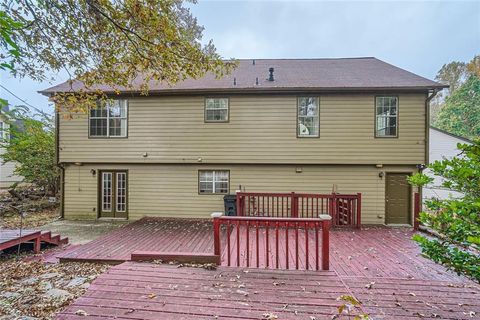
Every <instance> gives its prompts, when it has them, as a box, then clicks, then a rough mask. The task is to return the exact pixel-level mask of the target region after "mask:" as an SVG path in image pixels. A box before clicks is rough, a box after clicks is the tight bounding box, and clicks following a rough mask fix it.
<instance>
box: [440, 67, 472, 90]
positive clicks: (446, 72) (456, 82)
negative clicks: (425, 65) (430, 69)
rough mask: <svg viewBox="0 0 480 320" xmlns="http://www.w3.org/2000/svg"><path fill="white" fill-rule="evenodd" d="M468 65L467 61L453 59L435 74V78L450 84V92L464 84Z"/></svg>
mask: <svg viewBox="0 0 480 320" xmlns="http://www.w3.org/2000/svg"><path fill="white" fill-rule="evenodd" d="M466 71H467V66H466V63H465V62H459V61H453V62H450V63H447V64H444V65H443V66H442V68H441V69H440V70H439V71H438V73H437V75H436V76H435V80H437V81H439V82H441V83H443V84H447V85H449V86H450V87H449V92H450V94H452V93H454V92H455V90H457V89H458V87H459V86H460V85H461V84H462V82H463V80H464V79H465V76H466Z"/></svg>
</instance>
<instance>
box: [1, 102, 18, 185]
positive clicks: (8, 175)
mask: <svg viewBox="0 0 480 320" xmlns="http://www.w3.org/2000/svg"><path fill="white" fill-rule="evenodd" d="M4 111H8V107H4ZM5 120H6V119H5V114H0V139H1V141H2V142H3V141H5V142H8V141H9V140H10V136H9V129H10V124H9V123H8V122H7V121H5ZM4 153H5V148H4V147H2V146H0V189H6V188H8V187H10V186H11V185H12V184H14V183H15V182H21V181H23V178H22V177H20V176H17V175H15V174H14V173H13V172H14V170H15V163H14V162H7V163H3V158H2V155H3V154H4Z"/></svg>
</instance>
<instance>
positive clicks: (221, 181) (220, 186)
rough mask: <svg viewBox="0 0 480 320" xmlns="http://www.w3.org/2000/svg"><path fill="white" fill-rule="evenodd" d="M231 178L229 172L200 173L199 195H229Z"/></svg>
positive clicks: (204, 171)
mask: <svg viewBox="0 0 480 320" xmlns="http://www.w3.org/2000/svg"><path fill="white" fill-rule="evenodd" d="M229 176H230V173H229V171H227V170H223V171H217V170H201V171H199V172H198V193H200V194H208V193H228V190H229Z"/></svg>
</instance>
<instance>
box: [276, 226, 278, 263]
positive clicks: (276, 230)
mask: <svg viewBox="0 0 480 320" xmlns="http://www.w3.org/2000/svg"><path fill="white" fill-rule="evenodd" d="M275 260H276V264H275V267H276V268H277V269H278V222H275Z"/></svg>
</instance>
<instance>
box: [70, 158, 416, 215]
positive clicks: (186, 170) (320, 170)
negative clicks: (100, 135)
mask: <svg viewBox="0 0 480 320" xmlns="http://www.w3.org/2000/svg"><path fill="white" fill-rule="evenodd" d="M298 167H300V168H302V173H296V172H295V171H296V168H298ZM92 169H93V172H97V173H96V174H95V175H93V174H92ZM99 169H122V170H128V211H129V219H131V220H135V219H139V218H141V217H142V216H145V215H149V216H162V217H164V216H165V217H167V216H170V217H185V218H186V217H199V218H209V217H210V213H211V212H214V211H223V195H199V194H198V170H199V169H218V170H230V193H234V192H235V189H237V188H238V185H242V187H245V188H246V191H250V192H261V191H263V192H292V191H295V192H310V193H330V192H332V187H333V185H334V184H335V185H336V188H337V192H339V193H357V192H361V193H362V223H363V224H383V223H384V218H385V178H383V179H382V178H380V177H379V173H380V172H381V171H383V172H414V171H416V169H415V166H384V167H383V168H376V167H375V166H373V165H368V166H367V165H185V164H183V165H182V164H177V165H158V164H151V165H144V164H143V165H142V164H128V165H126V164H117V165H116V164H108V165H106V164H102V165H97V164H92V165H89V164H84V165H81V166H77V165H68V166H67V167H66V169H65V199H64V209H65V218H66V219H95V218H97V210H98V189H97V185H98V171H96V170H99ZM411 203H412V204H413V199H412V201H411Z"/></svg>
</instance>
